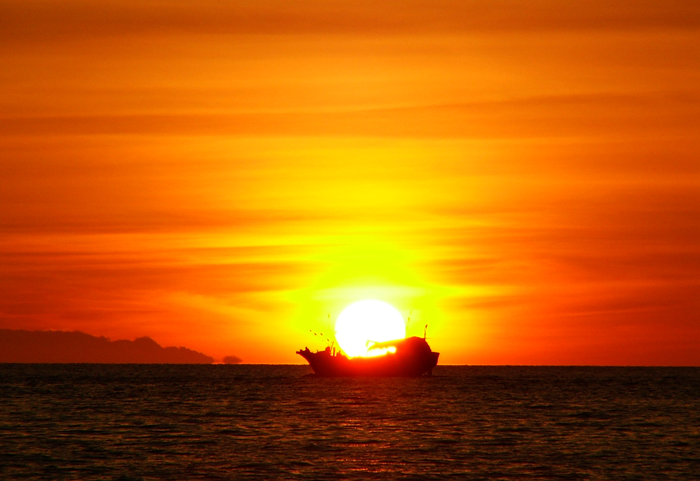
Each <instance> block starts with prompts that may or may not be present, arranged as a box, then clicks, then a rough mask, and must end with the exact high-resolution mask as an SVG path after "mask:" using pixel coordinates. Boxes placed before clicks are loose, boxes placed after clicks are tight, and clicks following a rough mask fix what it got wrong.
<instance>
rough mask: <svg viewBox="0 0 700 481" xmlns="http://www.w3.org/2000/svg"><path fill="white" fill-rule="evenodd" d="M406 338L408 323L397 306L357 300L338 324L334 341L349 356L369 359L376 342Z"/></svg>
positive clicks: (343, 313)
mask: <svg viewBox="0 0 700 481" xmlns="http://www.w3.org/2000/svg"><path fill="white" fill-rule="evenodd" d="M404 337H406V324H405V323H404V320H403V317H402V316H401V313H400V312H399V311H397V310H396V308H395V307H394V306H392V305H391V304H388V303H386V302H383V301H376V300H373V299H367V300H364V301H357V302H354V303H352V304H350V305H349V306H348V307H346V308H345V309H343V312H341V313H340V315H339V316H338V319H337V320H336V322H335V338H336V340H337V341H338V344H339V345H340V348H341V349H342V350H343V351H344V352H345V354H347V355H348V356H350V357H356V356H368V355H371V354H372V353H368V348H369V347H371V345H372V343H374V342H384V341H391V340H394V339H403V338H404Z"/></svg>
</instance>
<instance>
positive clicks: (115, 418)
mask: <svg viewBox="0 0 700 481" xmlns="http://www.w3.org/2000/svg"><path fill="white" fill-rule="evenodd" d="M309 372H310V371H309V370H308V368H307V367H305V366H174V365H171V366H166V365H85V364H83V365H11V364H6V365H0V478H2V479H66V480H69V479H70V480H73V479H80V480H83V479H84V480H87V479H109V480H113V479H120V480H130V479H133V480H137V479H144V480H150V479H172V480H181V479H182V480H187V479H211V480H216V479H329V480H330V479H445V478H455V479H567V480H569V479H571V480H575V479H591V480H594V479H595V480H615V479H626V480H642V479H688V480H697V479H700V369H698V368H570V367H562V368H557V367H450V366H438V367H437V368H436V369H435V371H434V372H435V375H434V376H433V377H424V378H417V379H400V378H395V379H324V378H317V377H315V376H312V375H309Z"/></svg>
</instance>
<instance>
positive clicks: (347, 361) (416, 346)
mask: <svg viewBox="0 0 700 481" xmlns="http://www.w3.org/2000/svg"><path fill="white" fill-rule="evenodd" d="M415 339H418V340H419V341H422V344H424V346H423V345H422V344H421V343H420V342H419V341H414V340H415ZM396 348H397V350H396V352H395V353H388V354H385V355H382V356H376V357H355V358H348V357H346V356H344V355H342V354H336V355H333V354H331V352H330V350H325V351H319V352H311V351H309V350H308V349H306V350H303V351H297V354H299V355H300V356H301V357H303V358H304V359H306V361H307V362H308V363H309V365H310V366H311V369H313V371H314V373H316V374H317V375H319V376H325V377H356V376H367V377H389V376H405V377H417V376H422V375H425V374H428V375H430V374H432V369H433V368H434V367H435V366H436V365H437V362H438V358H439V357H440V353H438V352H433V351H431V350H430V347H429V346H428V345H427V343H426V342H425V341H424V340H423V339H420V338H409V339H405V340H402V343H396Z"/></svg>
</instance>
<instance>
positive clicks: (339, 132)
mask: <svg viewBox="0 0 700 481" xmlns="http://www.w3.org/2000/svg"><path fill="white" fill-rule="evenodd" d="M0 66H1V67H2V68H0V173H1V175H2V184H1V186H0V246H1V248H0V269H1V270H0V328H10V329H63V330H76V329H77V330H81V331H84V332H87V333H90V334H94V335H105V336H108V337H111V338H112V339H117V338H127V339H133V338H135V337H137V336H144V335H147V336H151V337H153V338H154V339H155V340H156V341H157V342H159V343H160V344H162V345H184V346H187V347H189V348H192V349H197V350H200V351H202V352H205V353H207V354H209V355H211V356H214V357H215V358H219V359H220V358H222V357H223V356H225V355H230V354H232V355H237V356H239V357H241V358H243V359H244V360H245V361H246V362H255V363H260V362H262V363H287V362H302V360H301V359H300V358H299V357H298V356H296V355H295V354H294V351H295V350H297V349H299V348H302V347H304V346H309V347H311V348H322V347H324V344H323V343H322V342H321V341H319V340H318V338H314V336H313V335H311V334H310V333H309V330H310V329H311V330H314V331H317V332H319V331H322V332H324V333H329V332H330V331H332V328H330V327H329V325H328V321H327V316H328V314H330V315H331V317H332V318H333V319H334V318H335V317H336V316H337V315H338V314H339V312H340V310H342V308H343V307H344V306H345V305H347V304H348V303H350V302H352V301H354V300H357V299H361V298H379V299H383V300H385V301H388V302H391V303H392V304H394V305H395V306H396V307H397V308H399V310H401V311H402V313H404V315H408V314H409V312H411V311H412V313H413V314H412V320H411V323H410V324H409V326H408V331H409V334H419V335H422V332H423V328H422V326H423V325H424V324H425V323H428V324H429V329H428V336H429V342H430V343H431V345H432V347H433V348H434V349H435V350H438V351H440V352H442V357H441V363H444V364H461V363H465V364H623V365H700V348H699V346H700V301H699V299H700V242H699V241H700V127H699V126H700V115H699V114H700V87H699V86H700V3H698V2H696V1H690V0H689V1H675V2H674V1H668V0H665V1H660V0H659V1H650V2H643V3H640V2H637V1H622V2H610V1H594V2H585V4H578V3H576V4H574V3H572V4H567V3H566V2H560V1H554V0H552V1H531V2H513V1H498V0H497V1H486V0H479V1H457V0H455V1H430V2H424V1H405V2H398V1H394V2H391V1H390V2H369V1H359V2H352V1H328V0H317V1H299V2H287V1H281V0H280V1H256V2H218V1H216V2H215V1H200V2H189V1H187V2H185V1H181V2H168V3H167V5H165V4H160V3H153V2H143V1H121V0H114V1H100V2H94V1H87V0H84V1H73V0H62V1H32V2H28V1H26V0H9V1H8V0H5V1H3V2H2V4H1V5H0Z"/></svg>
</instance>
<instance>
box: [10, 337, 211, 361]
mask: <svg viewBox="0 0 700 481" xmlns="http://www.w3.org/2000/svg"><path fill="white" fill-rule="evenodd" d="M213 361H214V359H213V358H211V357H209V356H207V355H204V354H202V353H201V352H197V351H193V350H191V349H187V348H185V347H161V346H160V345H159V344H158V343H157V342H155V341H154V340H153V339H151V338H150V337H139V338H138V339H136V340H135V341H125V340H121V341H111V340H109V339H107V338H106V337H95V336H91V335H90V334H85V333H84V332H80V331H73V332H67V331H25V330H12V329H0V362H87V363H129V364H211V363H212V362H213Z"/></svg>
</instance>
